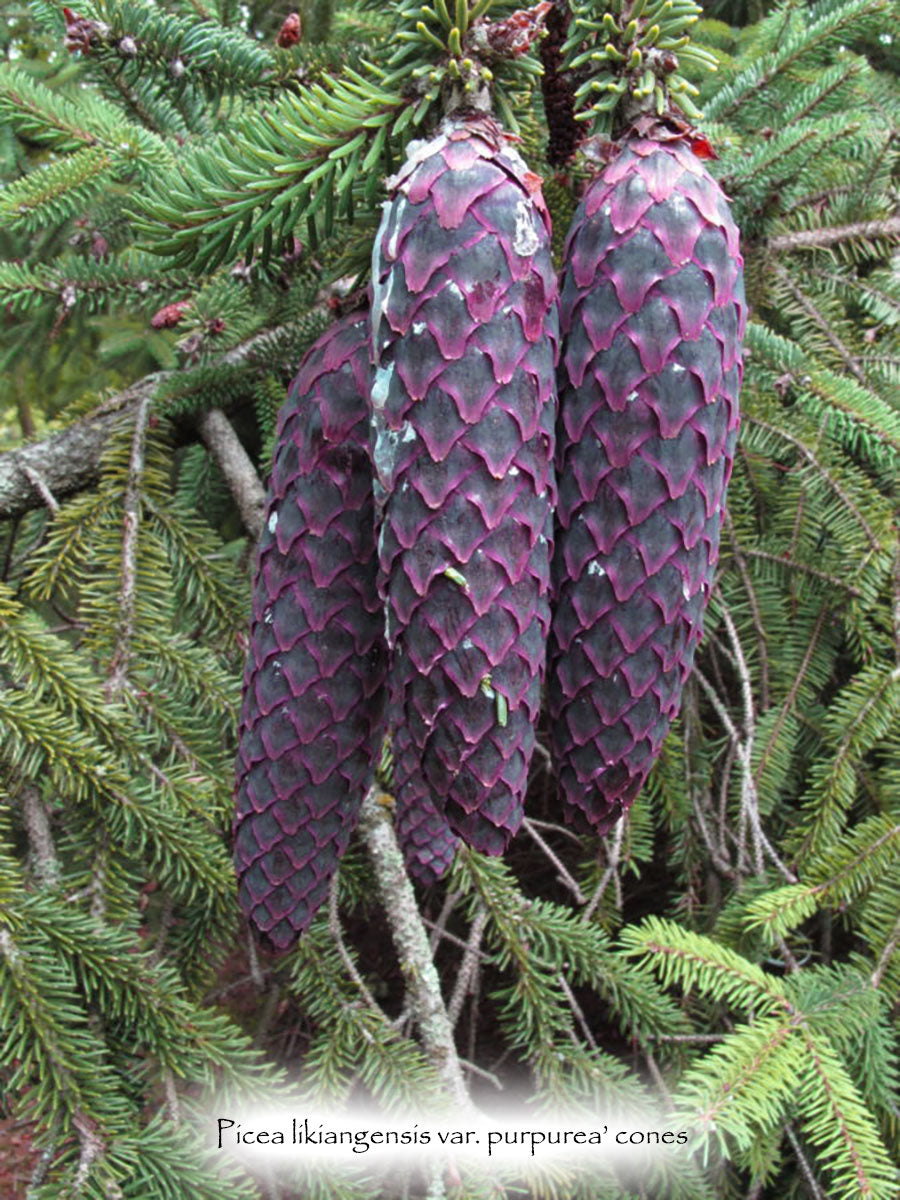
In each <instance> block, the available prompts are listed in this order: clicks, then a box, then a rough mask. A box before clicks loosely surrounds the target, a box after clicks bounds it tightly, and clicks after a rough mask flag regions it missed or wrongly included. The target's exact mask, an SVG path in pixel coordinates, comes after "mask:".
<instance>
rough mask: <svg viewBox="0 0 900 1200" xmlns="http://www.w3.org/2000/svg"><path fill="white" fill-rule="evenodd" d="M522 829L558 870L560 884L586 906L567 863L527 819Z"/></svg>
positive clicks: (584, 898) (557, 875) (578, 902)
mask: <svg viewBox="0 0 900 1200" xmlns="http://www.w3.org/2000/svg"><path fill="white" fill-rule="evenodd" d="M522 827H523V829H524V830H525V832H526V833H527V834H528V836H529V837H530V838H531V840H532V841H533V842H534V843H535V845H537V846H539V847H540V848H541V850H543V852H544V854H545V855H546V856H547V858H548V859H549V860H550V862H551V863H552V864H553V866H554V867H555V868H556V877H557V879H558V880H559V882H560V883H561V884H563V885H564V886H565V887H566V888H568V890H569V891H570V892H571V893H572V895H573V897H574V898H575V903H576V904H586V903H587V896H585V894H584V892H583V891H582V890H581V888H580V887H579V886H578V882H577V880H575V879H573V878H572V875H571V873H570V872H569V870H568V868H567V867H566V865H565V863H564V862H562V860H561V859H560V858H559V856H558V855H557V854H556V852H555V851H554V849H553V847H552V846H549V845H548V844H547V842H546V841H545V840H544V839H543V838H542V837H541V835H540V834H539V833H538V831H537V830H536V829H535V827H534V824H533V823H532V822H531V821H530V820H529V819H528V818H527V817H526V818H525V820H524V821H523V822H522Z"/></svg>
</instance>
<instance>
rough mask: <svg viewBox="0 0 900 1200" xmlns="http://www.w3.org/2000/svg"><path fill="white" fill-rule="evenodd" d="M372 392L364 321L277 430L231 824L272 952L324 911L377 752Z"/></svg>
mask: <svg viewBox="0 0 900 1200" xmlns="http://www.w3.org/2000/svg"><path fill="white" fill-rule="evenodd" d="M369 376H370V367H369V327H368V318H367V315H366V314H365V313H358V314H355V315H353V316H350V317H347V318H345V319H344V320H342V321H340V322H338V323H337V324H335V325H334V326H332V328H331V329H329V330H328V332H327V333H325V334H324V335H323V336H322V337H321V338H320V339H319V340H318V341H317V342H316V343H315V345H314V346H313V347H312V348H311V350H310V351H309V352H308V354H307V355H306V357H305V359H304V360H303V363H302V365H301V367H300V370H299V372H298V374H297V377H296V378H295V380H294V382H293V384H292V385H291V388H290V391H289V393H288V398H287V401H286V403H285V405H284V406H283V408H282V410H281V413H280V415H279V420H278V432H277V441H276V451H275V459H274V466H273V470H272V477H271V481H270V483H269V490H268V503H267V511H266V525H265V528H264V531H263V534H262V538H261V540H260V545H259V552H258V560H257V567H256V575H255V579H254V585H253V619H252V623H251V626H250V647H249V653H248V656H247V664H246V670H245V675H244V692H243V709H242V716H241V727H240V744H239V752H238V758H237V768H236V776H237V792H236V814H235V819H234V857H235V866H236V869H237V874H238V880H239V890H238V896H239V901H240V905H241V908H242V910H243V911H244V912H245V913H246V915H247V916H248V918H249V920H250V922H251V924H252V925H253V926H254V928H255V929H256V930H257V931H258V932H259V934H260V935H261V936H262V937H263V939H264V940H265V941H266V942H268V944H269V945H270V946H272V947H273V948H275V949H278V950H283V949H285V948H287V947H288V946H290V945H291V944H292V943H293V942H294V941H295V940H296V937H297V935H298V934H299V933H302V932H303V930H305V929H306V928H307V927H308V925H309V923H310V921H311V920H312V918H313V916H314V915H315V913H316V911H317V909H318V908H319V907H320V905H321V904H322V903H323V901H324V900H325V899H326V897H327V895H328V887H329V883H330V881H331V879H332V877H333V875H334V872H335V870H336V868H337V864H338V860H339V859H340V857H341V855H342V854H343V853H344V851H345V850H346V848H347V843H348V840H349V838H350V834H351V832H352V830H353V827H354V826H355V824H356V821H357V818H358V815H359V809H360V805H361V802H362V798H363V795H364V792H365V788H366V784H367V782H368V778H369V777H370V776H371V774H372V768H373V763H374V762H375V761H376V760H377V755H378V750H379V747H380V742H381V710H382V701H383V691H384V688H383V684H384V671H385V653H384V616H383V608H382V603H381V600H380V598H379V596H378V593H377V588H376V552H375V532H374V506H373V497H372V471H371V463H370V460H369V409H368V389H369Z"/></svg>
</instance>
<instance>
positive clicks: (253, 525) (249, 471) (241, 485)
mask: <svg viewBox="0 0 900 1200" xmlns="http://www.w3.org/2000/svg"><path fill="white" fill-rule="evenodd" d="M197 429H198V430H199V432H200V437H201V438H202V439H203V443H204V445H205V446H206V448H207V450H208V451H209V452H210V454H211V455H212V458H213V461H214V462H215V464H216V466H217V467H218V468H219V470H220V471H221V472H222V475H223V476H224V478H225V482H226V483H227V484H228V487H229V489H230V491H231V494H232V496H233V497H234V500H235V503H236V504H237V506H238V512H239V513H240V514H241V520H242V521H243V522H244V528H245V529H246V530H247V532H248V533H249V534H250V535H251V537H253V538H254V539H257V538H258V537H259V535H260V534H261V533H262V528H263V518H264V516H265V509H266V490H265V488H264V487H263V485H262V484H261V483H260V481H259V476H258V475H257V474H256V469H255V467H254V466H253V463H252V462H251V460H250V455H249V454H248V453H247V451H246V450H245V449H244V447H243V445H242V443H241V440H240V438H239V437H238V435H237V434H236V433H235V432H234V429H233V428H232V426H231V422H230V421H229V420H228V418H227V417H226V416H225V414H224V413H223V412H222V410H221V409H219V408H211V409H210V410H209V412H205V413H203V415H202V416H201V417H200V419H199V421H198V422H197Z"/></svg>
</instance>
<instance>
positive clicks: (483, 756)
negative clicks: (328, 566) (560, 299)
mask: <svg viewBox="0 0 900 1200" xmlns="http://www.w3.org/2000/svg"><path fill="white" fill-rule="evenodd" d="M549 247H550V241H549V219H548V217H547V214H546V209H545V208H544V204H543V200H542V198H541V193H540V181H539V179H538V178H537V176H535V175H533V174H531V173H530V172H529V171H528V170H527V168H526V166H525V164H524V163H523V162H522V160H521V158H520V157H519V155H518V154H517V153H516V152H515V151H514V150H513V149H512V148H511V147H510V146H509V145H508V143H506V142H505V140H504V138H503V135H502V132H501V130H500V128H499V126H497V125H496V123H495V122H494V121H492V120H490V119H489V118H485V117H476V118H471V119H469V120H465V119H448V120H447V121H445V123H444V124H443V126H442V127H441V129H440V130H439V132H438V133H437V135H436V136H435V137H433V138H432V139H431V140H429V141H427V142H424V143H417V144H414V145H412V146H411V147H410V152H409V156H408V159H407V162H406V164H405V165H404V166H403V168H402V169H401V171H400V173H399V174H398V175H397V176H396V177H395V179H393V180H392V181H391V199H390V200H389V201H388V202H387V204H386V205H385V213H384V218H383V221H382V224H381V228H380V230H379V232H378V235H377V238H376V241H375V248H374V255H373V270H372V278H373V289H374V298H373V306H372V326H373V329H372V333H373V352H374V362H375V366H376V374H375V379H374V382H373V388H372V403H373V427H374V438H375V446H374V462H375V470H376V476H377V481H378V484H377V486H376V491H380V492H381V493H382V495H381V496H380V499H381V501H382V502H383V505H384V516H383V524H382V530H381V537H380V552H379V559H380V580H381V587H382V591H383V595H384V598H385V604H386V617H387V638H388V645H389V650H390V653H391V655H392V659H391V683H390V706H391V707H390V723H391V726H392V728H393V729H395V730H400V729H402V728H407V729H408V730H409V737H410V741H411V745H412V747H413V748H414V750H415V752H416V753H415V755H413V754H409V755H402V756H401V757H400V759H399V760H398V762H397V766H396V769H395V783H396V787H395V791H396V794H397V799H398V803H399V804H400V806H401V811H403V806H404V805H405V804H406V803H407V802H411V803H416V802H417V798H418V796H419V793H420V790H421V788H422V787H423V786H427V787H428V788H429V789H430V793H431V796H432V797H433V799H434V802H435V804H436V806H437V808H438V810H439V811H443V812H444V813H445V814H446V817H447V820H448V821H449V823H450V826H451V827H452V829H453V830H455V831H456V832H457V833H458V834H459V835H460V836H461V837H462V838H463V839H464V840H465V841H467V842H468V843H469V845H471V846H473V847H475V848H476V849H479V850H483V851H486V852H487V853H490V854H499V853H502V851H503V850H504V849H505V847H506V845H507V843H508V841H509V839H510V838H511V837H512V836H513V834H514V833H515V832H516V830H517V829H518V827H519V824H520V823H521V819H522V804H523V799H524V793H525V785H526V781H527V775H528V764H529V761H530V759H531V754H532V750H533V748H534V722H535V721H536V719H537V716H538V710H539V708H540V692H541V679H542V675H543V668H544V660H545V646H546V639H547V636H548V631H549V620H550V612H549V566H550V563H549V559H550V537H551V533H552V523H551V512H552V505H553V503H554V499H555V485H554V479H553V465H552V456H553V439H554V416H555V390H554V363H555V358H556V346H557V340H558V335H557V313H556V279H555V275H554V271H553V264H552V262H551V258H550V248H549ZM416 760H417V762H418V770H417V768H416ZM418 771H420V772H421V779H419V778H418V777H417V776H418ZM410 791H411V792H412V793H413V796H412V800H411V801H409V793H410Z"/></svg>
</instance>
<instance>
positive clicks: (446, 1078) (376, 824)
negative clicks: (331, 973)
mask: <svg viewBox="0 0 900 1200" xmlns="http://www.w3.org/2000/svg"><path fill="white" fill-rule="evenodd" d="M360 829H361V831H362V835H363V839H364V841H365V843H366V849H367V850H368V852H369V859H370V861H371V863H372V869H373V871H374V873H375V883H376V887H377V889H378V894H379V899H380V900H381V905H382V908H383V910H384V913H385V916H386V917H387V920H388V924H389V925H390V928H391V935H392V937H393V940H394V946H395V947H396V950H397V954H398V956H399V958H400V964H401V968H402V970H403V974H404V977H405V979H406V984H407V996H408V1001H409V1009H410V1012H411V1014H412V1017H413V1020H414V1021H415V1023H416V1026H417V1027H418V1030H419V1034H420V1035H421V1038H422V1043H423V1045H424V1048H425V1052H426V1054H427V1055H428V1057H429V1059H430V1060H431V1062H432V1063H433V1064H434V1067H435V1069H436V1070H437V1072H438V1074H439V1076H440V1078H441V1080H442V1081H443V1083H444V1086H445V1087H446V1089H447V1093H448V1095H449V1096H450V1098H451V1099H452V1101H453V1104H454V1105H455V1107H456V1110H457V1111H458V1112H459V1113H460V1114H462V1113H465V1112H466V1111H468V1110H469V1109H471V1101H470V1099H469V1096H468V1092H467V1090H466V1085H465V1081H464V1079H463V1074H462V1067H461V1065H460V1061H459V1057H458V1055H457V1053H456V1046H455V1045H454V1041H453V1026H452V1024H451V1022H450V1018H449V1015H448V1013H447V1009H446V1007H445V1005H444V999H443V996H442V995H441V983H440V979H439V978H438V973H437V970H436V968H435V965H434V959H433V958H432V957H431V949H430V947H429V944H428V934H427V933H426V932H425V926H424V924H423V922H422V917H421V914H420V913H419V906H418V904H417V903H416V896H415V892H414V891H413V889H412V884H411V883H410V881H409V876H408V875H407V874H406V868H405V866H404V863H403V855H402V853H401V851H400V847H399V845H398V844H397V836H396V834H395V832H394V826H393V822H392V820H391V815H390V812H389V810H388V808H387V806H386V804H385V800H384V797H383V795H382V794H381V793H380V792H379V791H378V790H377V789H376V788H374V787H372V788H370V789H369V791H368V792H367V794H366V797H365V799H364V800H363V805H362V810H361V813H360Z"/></svg>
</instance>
